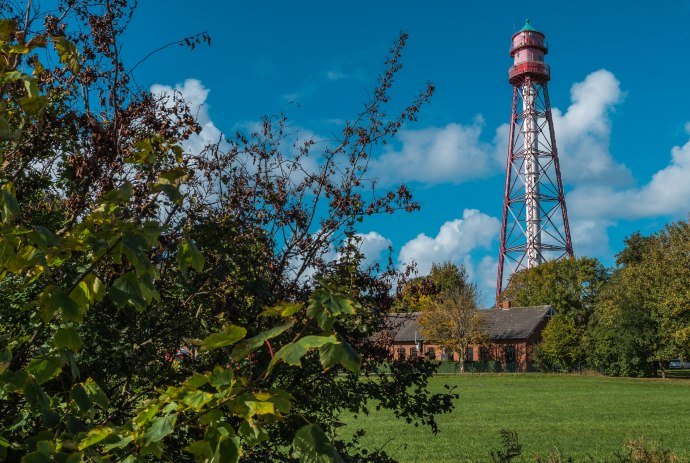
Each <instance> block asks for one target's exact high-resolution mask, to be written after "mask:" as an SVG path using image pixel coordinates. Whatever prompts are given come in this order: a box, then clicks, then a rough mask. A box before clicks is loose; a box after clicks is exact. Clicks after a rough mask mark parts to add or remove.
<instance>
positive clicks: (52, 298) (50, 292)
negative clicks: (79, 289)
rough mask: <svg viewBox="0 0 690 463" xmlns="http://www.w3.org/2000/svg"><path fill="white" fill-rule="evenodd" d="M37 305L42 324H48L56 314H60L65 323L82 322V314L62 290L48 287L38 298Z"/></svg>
mask: <svg viewBox="0 0 690 463" xmlns="http://www.w3.org/2000/svg"><path fill="white" fill-rule="evenodd" d="M38 303H39V306H40V315H41V319H42V320H43V322H44V323H48V322H50V320H52V318H53V316H54V315H55V314H56V313H62V314H63V316H64V317H65V320H67V321H74V322H79V323H81V322H82V319H83V312H82V311H80V310H79V306H78V305H77V303H76V302H75V301H73V300H72V299H71V298H70V297H69V296H68V295H67V293H66V292H65V291H64V290H63V289H62V288H58V287H56V286H48V287H47V288H46V289H44V290H43V292H42V293H41V294H40V295H39V296H38Z"/></svg>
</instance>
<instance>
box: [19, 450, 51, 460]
mask: <svg viewBox="0 0 690 463" xmlns="http://www.w3.org/2000/svg"><path fill="white" fill-rule="evenodd" d="M21 463H51V459H50V455H46V454H44V453H43V452H38V451H36V452H30V453H27V454H26V455H24V456H23V457H22V459H21Z"/></svg>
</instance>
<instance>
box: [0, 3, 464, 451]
mask: <svg viewBox="0 0 690 463" xmlns="http://www.w3.org/2000/svg"><path fill="white" fill-rule="evenodd" d="M14 7H15V4H13V5H11V6H9V7H7V8H8V9H7V14H6V16H5V17H6V18H8V19H3V20H0V96H2V101H3V105H1V106H0V153H2V157H3V158H2V163H1V165H2V171H1V172H0V227H1V229H2V230H1V231H2V234H1V235H0V298H1V299H2V302H3V304H2V306H1V307H0V456H3V457H4V456H5V454H7V456H8V458H9V459H10V460H13V461H16V460H19V459H21V458H24V459H25V460H26V461H47V460H50V459H55V460H57V461H104V460H113V461H130V462H131V461H144V460H145V459H150V458H157V459H166V460H172V461H190V460H192V459H195V460H198V461H233V462H235V461H239V460H240V459H241V461H244V462H259V461H261V462H270V461H286V460H289V459H290V458H293V456H294V458H299V459H300V460H302V461H314V460H316V459H318V460H319V461H341V457H340V454H342V453H346V454H349V455H350V456H352V458H359V460H360V461H386V460H385V458H386V457H385V455H384V454H383V452H376V453H366V452H365V449H360V448H358V447H357V446H356V445H354V444H352V443H351V442H344V441H343V440H342V438H336V437H333V436H335V433H334V432H333V431H334V429H335V427H336V426H337V424H338V421H337V416H338V414H339V413H340V412H341V411H344V410H347V411H351V412H357V413H361V412H367V404H368V401H369V400H377V401H380V403H381V405H382V406H384V407H386V408H389V409H392V410H393V411H394V413H395V414H396V415H397V416H400V417H403V418H406V419H408V420H410V421H415V422H416V423H422V424H427V425H429V426H431V428H432V429H433V430H437V427H436V422H435V415H436V414H437V413H439V412H444V411H448V410H450V409H451V406H452V404H451V399H452V398H453V397H454V395H452V394H431V393H428V392H426V390H425V385H426V383H427V381H428V379H429V377H430V376H431V375H432V374H433V373H434V368H433V365H432V364H431V363H426V362H419V363H418V364H417V365H415V366H414V367H413V366H410V365H394V366H393V367H392V369H391V370H387V369H385V368H384V366H385V365H386V362H387V360H388V356H389V350H388V349H387V346H383V345H380V344H377V341H376V340H374V339H373V334H374V333H376V332H377V331H380V329H381V327H382V326H383V324H384V323H385V317H386V313H387V311H388V308H389V307H390V304H391V300H390V296H389V294H390V290H391V287H392V286H393V284H394V283H395V279H396V277H397V274H396V272H395V271H393V270H391V269H386V270H384V271H382V272H381V273H380V274H372V273H367V272H364V271H363V270H362V269H361V268H359V267H360V266H359V263H358V262H353V261H345V260H344V261H338V262H329V261H327V259H325V257H324V256H325V255H327V253H328V252H329V251H332V249H333V248H338V247H341V245H342V238H343V237H346V236H347V235H348V234H351V233H352V232H353V230H354V226H355V225H356V224H357V223H359V222H361V221H362V220H363V218H364V217H366V216H367V215H373V214H380V213H393V212H395V211H398V210H414V209H416V208H417V205H416V203H414V201H412V198H411V195H410V194H409V192H408V191H407V189H406V188H405V187H404V186H401V187H399V188H397V189H396V190H394V191H380V190H378V189H375V188H374V186H375V185H374V183H375V182H374V181H373V180H371V181H370V180H367V178H368V177H367V175H366V166H367V157H368V153H370V151H371V150H372V148H373V147H374V146H375V145H376V144H378V143H382V142H384V141H386V140H387V139H390V137H392V136H394V135H395V134H396V133H397V130H399V128H400V127H401V126H402V124H403V122H404V121H406V120H414V119H415V117H416V114H417V112H418V111H419V109H420V107H421V105H422V104H423V103H424V102H425V101H426V100H427V99H428V98H429V97H430V95H431V93H432V92H433V87H432V86H428V87H427V88H426V89H425V90H423V91H422V92H421V93H420V95H419V96H418V97H417V98H416V99H415V100H414V101H413V102H412V103H411V104H410V105H407V106H404V107H403V108H401V109H399V110H396V109H393V110H395V111H396V114H393V115H390V114H388V113H387V108H388V103H389V102H390V100H391V97H390V90H391V87H392V84H393V81H394V77H395V75H396V73H397V72H398V71H399V70H400V67H401V64H400V59H401V51H402V48H403V46H404V44H405V40H406V35H404V34H403V35H401V37H400V39H399V40H398V41H396V43H395V44H394V46H393V48H392V49H391V54H390V57H389V59H388V60H387V62H386V67H385V70H384V73H383V74H382V76H381V79H380V80H379V82H378V85H377V86H376V88H375V89H374V90H373V92H372V96H371V99H370V101H368V102H367V104H366V106H365V109H364V110H363V111H362V113H361V114H359V115H357V116H356V117H355V118H354V119H353V122H350V123H348V124H346V125H345V129H344V130H343V132H342V134H341V136H339V137H338V138H337V139H334V140H328V142H327V143H323V144H320V145H319V147H318V150H317V148H315V144H314V142H313V141H311V140H306V141H304V142H303V143H302V144H301V146H300V149H299V152H298V154H296V155H295V154H294V152H293V150H292V149H288V148H286V147H285V139H286V138H287V137H289V136H290V134H289V133H288V128H287V127H288V126H287V124H286V118H285V117H282V116H281V117H277V118H276V117H268V118H266V119H265V120H264V123H263V125H262V127H261V128H260V129H259V130H257V131H255V132H252V133H249V134H246V133H237V134H236V135H235V136H234V137H233V138H232V139H229V140H226V139H224V140H220V141H219V143H218V144H215V145H212V146H209V147H207V148H206V149H204V150H203V151H202V152H192V151H190V150H188V149H185V141H186V140H187V139H188V138H189V137H190V136H192V135H193V134H194V133H195V132H198V131H199V129H200V128H199V126H198V124H197V123H196V121H195V120H194V117H193V115H192V114H190V112H189V108H188V107H187V106H186V104H185V102H184V101H182V100H181V99H180V98H179V97H178V96H175V95H173V96H164V95H152V94H150V93H148V92H141V91H140V90H139V89H137V88H136V85H135V84H134V83H133V82H132V68H127V67H126V66H125V64H124V63H123V61H122V58H121V56H122V54H121V53H120V48H121V37H122V33H123V31H124V30H125V28H126V25H127V24H128V22H129V18H130V17H131V15H132V14H133V9H132V7H131V6H130V5H129V4H128V2H127V1H126V0H103V1H95V2H94V1H82V0H79V1H65V2H60V3H59V4H58V7H57V9H55V10H51V12H48V13H44V12H40V11H38V10H37V7H36V6H35V5H34V3H32V2H27V4H26V5H25V8H22V9H21V10H16V9H14ZM37 18H43V19H44V28H43V29H41V28H40V25H39V24H37V23H36V20H37ZM204 42H206V43H208V42H209V38H208V36H206V35H205V34H199V35H197V36H194V37H190V38H187V39H184V40H182V41H181V43H182V44H187V45H189V46H191V47H194V46H196V45H199V44H201V43H204ZM144 45H145V44H144ZM49 63H55V64H54V65H52V64H50V65H49ZM293 138H294V137H293ZM315 150H317V151H315ZM309 156H311V157H312V159H313V160H316V162H314V163H310V162H307V161H306V159H307V158H308V157H309ZM313 166H317V167H316V168H314V167H313ZM336 172H337V173H338V175H335V173H336ZM364 192H366V195H365V194H364ZM315 229H317V231H315ZM314 269H315V270H316V271H317V272H318V273H320V274H321V275H322V276H323V278H322V279H321V280H319V281H314V280H313V279H308V278H306V277H305V274H306V273H307V271H308V270H314ZM189 351H195V352H196V353H195V354H194V355H186V354H185V352H189ZM362 358H366V359H367V361H366V362H362ZM360 372H364V373H366V375H360V374H359V373H360ZM343 391H347V394H343V393H342V392H343ZM410 391H412V392H410Z"/></svg>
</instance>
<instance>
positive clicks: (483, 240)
mask: <svg viewBox="0 0 690 463" xmlns="http://www.w3.org/2000/svg"><path fill="white" fill-rule="evenodd" d="M499 228H500V224H499V221H498V219H496V218H495V217H491V216H489V215H486V214H484V213H482V212H480V211H478V210H477V209H465V210H464V211H463V213H462V219H455V220H452V221H448V222H446V223H444V224H443V225H441V228H440V229H439V231H438V234H437V235H436V236H435V237H433V238H432V237H429V236H427V235H425V234H424V233H420V234H419V235H417V237H415V238H413V239H412V240H410V241H408V242H407V243H405V245H404V246H403V247H402V248H401V249H400V254H399V255H398V260H399V261H400V263H401V264H409V263H412V262H416V264H417V271H418V272H419V274H421V275H426V274H428V273H429V271H430V270H431V266H432V264H433V263H442V262H446V261H452V262H463V260H464V259H465V258H466V257H467V256H469V255H470V253H471V252H472V251H473V250H475V249H478V248H488V247H489V246H490V245H491V243H492V241H493V240H494V239H495V238H496V237H497V236H498V232H499Z"/></svg>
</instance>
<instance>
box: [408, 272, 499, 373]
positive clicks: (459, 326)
mask: <svg viewBox="0 0 690 463" xmlns="http://www.w3.org/2000/svg"><path fill="white" fill-rule="evenodd" d="M451 265H452V264H451ZM451 265H448V264H445V265H444V266H443V267H441V268H443V269H445V270H450V269H451ZM453 267H454V268H453V269H452V270H453V271H452V272H448V273H447V274H450V275H452V279H449V280H447V281H446V280H441V281H444V283H445V285H444V287H443V289H442V290H441V291H439V292H438V293H437V294H436V295H435V296H434V298H433V299H432V301H431V303H429V304H425V305H424V307H423V308H422V312H421V314H420V317H419V323H420V325H421V327H422V334H423V335H424V338H425V339H427V340H428V341H431V342H434V343H437V344H438V345H440V346H442V347H444V348H445V349H448V350H451V351H453V352H457V353H458V354H459V356H460V371H465V360H466V354H467V348H468V347H469V346H470V345H473V344H480V343H482V342H483V341H485V340H486V321H485V318H484V317H483V316H482V314H481V312H480V310H479V309H478V307H477V299H478V291H477V286H476V285H475V284H474V283H470V282H469V281H468V275H467V270H466V269H465V267H464V266H460V267H457V266H453ZM444 274H446V273H445V272H444ZM447 274H446V275H447Z"/></svg>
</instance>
